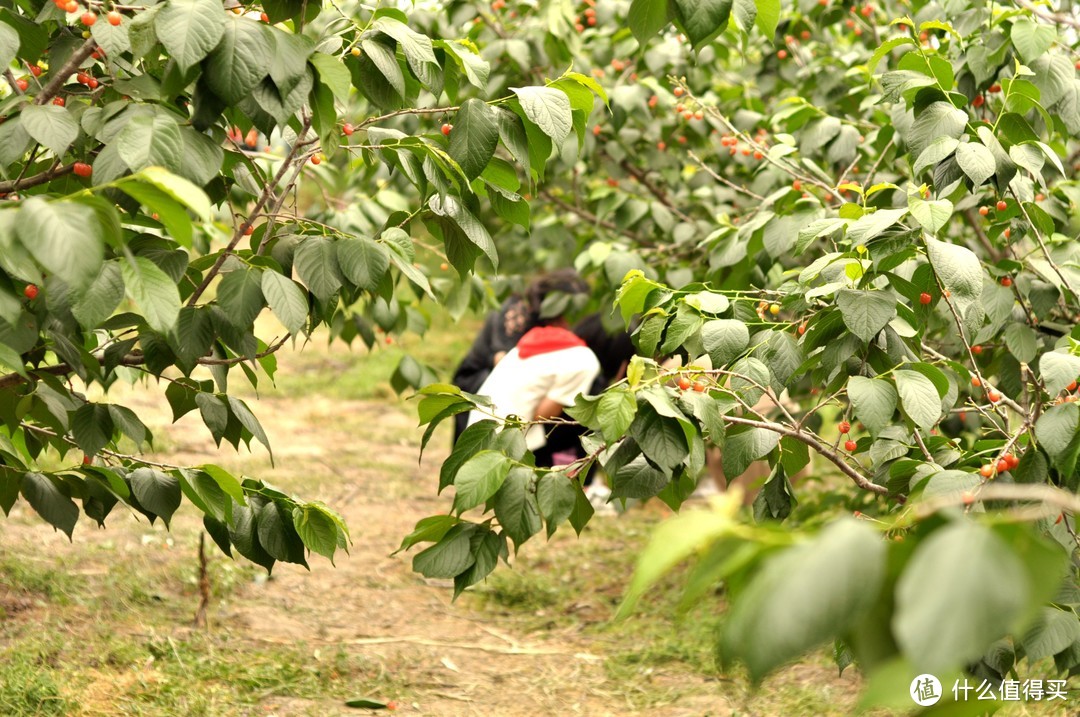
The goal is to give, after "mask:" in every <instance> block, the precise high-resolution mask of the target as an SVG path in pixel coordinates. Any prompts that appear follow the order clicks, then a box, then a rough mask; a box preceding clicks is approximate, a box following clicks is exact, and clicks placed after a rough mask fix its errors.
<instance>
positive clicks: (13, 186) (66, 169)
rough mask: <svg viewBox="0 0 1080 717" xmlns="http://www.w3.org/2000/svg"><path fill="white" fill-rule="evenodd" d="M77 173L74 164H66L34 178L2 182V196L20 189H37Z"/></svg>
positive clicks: (0, 185) (0, 190)
mask: <svg viewBox="0 0 1080 717" xmlns="http://www.w3.org/2000/svg"><path fill="white" fill-rule="evenodd" d="M73 171H75V165H74V164H65V165H58V166H54V167H53V168H52V169H49V170H47V171H45V172H42V173H41V174H35V175H34V176H32V177H24V178H23V179H12V180H9V181H7V182H0V194H7V193H8V192H17V191H19V190H20V189H28V188H29V187H36V186H37V185H39V184H45V183H46V182H51V181H52V180H54V179H56V178H57V177H62V176H64V175H65V174H70V173H71V172H73Z"/></svg>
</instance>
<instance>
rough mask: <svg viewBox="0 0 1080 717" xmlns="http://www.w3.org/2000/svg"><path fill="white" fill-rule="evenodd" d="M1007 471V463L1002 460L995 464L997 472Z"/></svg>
mask: <svg viewBox="0 0 1080 717" xmlns="http://www.w3.org/2000/svg"><path fill="white" fill-rule="evenodd" d="M1007 470H1009V462H1008V461H1007V460H1005V459H1004V458H999V459H998V462H997V472H998V473H1004V472H1005V471H1007Z"/></svg>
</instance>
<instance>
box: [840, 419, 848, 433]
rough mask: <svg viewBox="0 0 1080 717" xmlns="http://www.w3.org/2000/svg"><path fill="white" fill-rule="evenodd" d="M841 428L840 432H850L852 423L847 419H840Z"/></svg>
mask: <svg viewBox="0 0 1080 717" xmlns="http://www.w3.org/2000/svg"><path fill="white" fill-rule="evenodd" d="M837 428H839V429H840V433H848V432H849V431H851V424H850V423H848V422H847V421H840V425H838V426H837Z"/></svg>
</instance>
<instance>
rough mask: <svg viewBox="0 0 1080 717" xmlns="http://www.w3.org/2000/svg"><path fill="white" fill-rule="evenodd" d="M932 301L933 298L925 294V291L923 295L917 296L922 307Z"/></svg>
mask: <svg viewBox="0 0 1080 717" xmlns="http://www.w3.org/2000/svg"><path fill="white" fill-rule="evenodd" d="M933 300H934V297H932V296H930V294H927V293H926V292H925V291H924V292H923V293H921V294H919V303H920V304H922V305H924V306H925V305H926V304H929V303H930V302H931V301H933Z"/></svg>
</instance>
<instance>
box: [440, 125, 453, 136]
mask: <svg viewBox="0 0 1080 717" xmlns="http://www.w3.org/2000/svg"><path fill="white" fill-rule="evenodd" d="M452 129H454V125H452V124H444V125H443V126H442V128H441V131H442V133H443V136H444V137H449V136H450V130H452Z"/></svg>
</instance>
